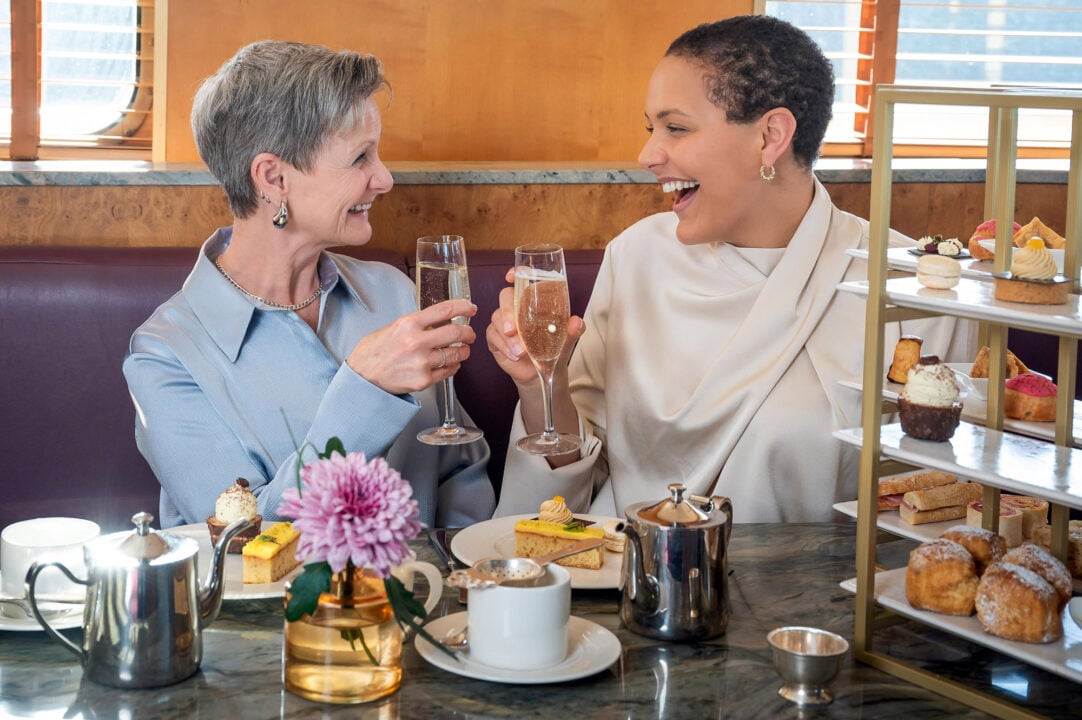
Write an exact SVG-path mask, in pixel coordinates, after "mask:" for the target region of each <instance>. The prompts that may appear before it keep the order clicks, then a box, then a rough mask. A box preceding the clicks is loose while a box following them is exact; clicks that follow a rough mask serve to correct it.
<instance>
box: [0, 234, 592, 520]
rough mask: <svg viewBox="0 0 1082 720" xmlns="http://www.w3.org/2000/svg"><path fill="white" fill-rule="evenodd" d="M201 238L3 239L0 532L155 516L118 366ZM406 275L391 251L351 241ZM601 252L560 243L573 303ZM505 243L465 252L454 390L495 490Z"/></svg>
mask: <svg viewBox="0 0 1082 720" xmlns="http://www.w3.org/2000/svg"><path fill="white" fill-rule="evenodd" d="M197 252H198V250H197V248H105V247H21V246H9V247H0V459H2V460H0V461H2V463H3V471H2V472H0V528H2V527H4V526H6V525H8V524H10V523H12V522H15V521H17V520H22V519H26V518H31V517H40V516H45V515H72V516H76V517H86V518H90V519H93V520H95V521H97V522H99V523H100V524H101V525H102V527H103V529H105V530H119V529H126V528H128V527H130V518H131V516H132V515H133V514H134V513H136V512H138V511H141V510H147V511H150V512H152V513H154V514H157V508H158V483H157V480H156V479H155V477H154V475H153V474H152V473H151V471H150V468H149V467H148V466H147V464H146V462H145V461H144V460H143V458H142V456H141V455H140V454H139V451H138V449H137V448H136V446H135V437H134V422H135V418H134V409H133V406H132V403H131V400H130V398H129V397H128V392H127V385H126V384H125V382H124V376H123V374H122V373H121V362H122V360H123V358H124V354H125V352H126V351H127V347H128V340H129V338H130V337H131V333H132V331H133V330H134V329H135V328H136V327H137V326H138V325H139V324H140V323H142V322H143V320H145V319H146V318H147V317H148V316H149V315H150V313H151V312H152V311H153V310H154V308H155V307H157V306H158V305H159V304H160V303H162V302H163V301H164V300H166V299H167V298H169V297H170V296H171V295H172V294H173V293H174V292H176V291H177V290H178V289H179V288H180V286H181V283H182V282H183V281H184V278H185V277H187V275H188V272H189V271H190V269H191V267H192V265H193V263H194V262H195V258H196V253H197ZM346 252H348V253H349V254H351V255H354V256H356V257H359V258H362V259H365V260H379V261H382V262H387V263H390V264H392V265H394V266H396V267H398V268H399V269H401V270H402V271H403V272H409V271H410V269H411V268H410V265H412V264H413V263H412V258H411V259H410V260H409V261H407V259H406V258H404V257H403V256H401V255H399V254H398V253H395V252H393V251H389V250H369V249H365V248H361V249H354V250H347V251H346ZM601 256H602V253H601V251H600V250H584V251H573V252H569V253H568V271H569V281H570V287H571V291H572V307H573V309H574V311H575V312H577V313H580V314H581V312H582V311H583V309H584V308H585V303H586V299H587V298H588V296H589V293H590V289H591V287H592V286H593V280H594V278H595V276H596V273H597V269H598V266H599V264H600V261H601ZM512 257H513V254H512V253H511V252H510V251H496V250H490V251H485V250H480V251H473V252H471V253H470V255H469V260H470V280H471V288H472V291H473V298H474V302H476V303H477V305H478V306H479V311H478V316H477V320H476V321H475V326H476V328H477V331H478V334H479V335H481V337H480V338H479V339H478V342H477V343H476V344H475V345H474V346H473V354H472V357H471V358H470V360H469V361H467V363H466V364H465V365H464V366H463V368H462V370H461V371H460V372H459V374H458V376H457V377H456V389H457V391H458V394H459V397H460V398H461V399H462V402H463V404H464V405H465V406H466V408H467V409H468V410H469V412H470V414H471V416H472V417H473V419H474V420H475V421H476V423H477V424H478V425H479V426H480V427H481V428H482V429H484V430H485V435H486V437H487V438H488V441H489V444H490V445H491V447H492V456H493V459H492V463H491V464H490V468H489V471H490V477H491V478H492V480H493V483H494V484H495V485H496V487H497V489H498V488H499V485H500V482H501V479H502V474H503V459H504V456H505V454H506V449H507V433H508V430H509V427H510V418H511V414H512V411H513V408H514V405H515V402H516V401H517V395H516V393H515V389H514V385H513V384H512V383H511V381H510V380H509V379H508V378H507V376H506V375H504V374H503V373H502V372H501V371H500V370H499V368H498V367H496V365H495V361H494V360H493V359H492V357H491V356H490V355H489V353H488V349H487V346H486V344H485V342H484V339H483V333H484V328H485V327H486V326H487V324H488V320H489V318H490V317H491V314H492V311H493V309H494V308H495V307H496V305H497V303H498V296H499V291H500V289H502V288H503V287H505V286H506V284H505V283H504V280H503V276H504V273H505V272H506V271H507V269H508V268H509V267H510V266H511V262H512Z"/></svg>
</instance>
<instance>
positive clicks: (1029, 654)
mask: <svg viewBox="0 0 1082 720" xmlns="http://www.w3.org/2000/svg"><path fill="white" fill-rule="evenodd" d="M905 571H906V569H905V568H898V569H897V570H887V571H885V572H880V573H876V575H875V599H876V601H877V602H878V603H879V604H880V605H883V606H884V607H887V608H890V609H891V610H894V611H895V612H897V613H899V614H901V615H905V616H906V617H910V618H914V619H916V620H919V621H921V622H922V623H925V624H926V625H931V626H933V627H937V628H940V629H943V630H946V631H948V632H951V633H953V634H955V635H960V636H961V637H964V638H965V639H967V640H970V641H972V642H975V643H977V644H978V645H984V646H985V647H988V648H991V649H993V650H996V651H998V652H1001V653H1005V654H1007V655H1010V656H1011V657H1014V658H1018V659H1019V660H1022V661H1024V662H1027V663H1029V664H1030V665H1035V666H1036V667H1039V668H1043V669H1045V670H1047V671H1048V672H1051V673H1055V674H1056V675H1059V676H1060V677H1065V678H1067V679H1068V680H1073V681H1074V682H1082V627H1079V626H1078V625H1077V624H1076V623H1075V621H1074V620H1073V619H1072V618H1071V616H1070V613H1068V612H1064V613H1063V618H1062V622H1063V637H1062V638H1061V639H1059V640H1057V641H1056V642H1051V643H1024V642H1017V641H1015V640H1004V639H1003V638H1000V637H996V636H995V635H990V634H988V633H986V632H985V631H984V629H983V628H982V627H981V623H980V621H979V620H978V619H977V616H976V615H971V616H969V617H958V616H955V615H942V614H940V613H935V612H929V611H927V610H917V609H916V608H914V607H912V606H911V605H910V604H909V602H908V601H907V600H906V599H905ZM841 586H842V587H843V588H844V589H845V590H848V591H849V592H851V593H856V590H857V581H856V578H850V579H849V580H845V581H844V582H842V583H841Z"/></svg>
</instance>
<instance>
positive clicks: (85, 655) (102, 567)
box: [26, 513, 250, 688]
mask: <svg viewBox="0 0 1082 720" xmlns="http://www.w3.org/2000/svg"><path fill="white" fill-rule="evenodd" d="M153 520H154V517H153V516H152V515H150V514H149V513H138V514H136V515H134V516H133V517H132V522H133V523H135V531H134V532H131V531H129V532H118V533H113V534H112V535H106V536H104V537H100V538H98V539H97V540H94V541H92V542H90V543H87V545H86V546H85V547H84V549H83V554H84V556H85V558H86V568H87V579H86V580H80V579H79V578H77V577H75V576H74V575H73V574H72V573H71V571H70V570H68V569H67V568H66V567H64V565H62V564H60V563H58V562H44V563H34V564H33V565H31V566H30V569H29V570H28V571H27V573H26V592H27V596H28V597H29V600H30V609H31V611H32V612H33V615H34V617H35V618H37V621H38V622H39V623H40V624H41V626H42V627H43V628H45V632H46V633H48V634H49V635H51V636H52V637H53V639H55V640H57V641H59V642H60V643H61V644H62V645H64V646H65V647H66V648H68V649H69V650H71V651H72V652H73V653H75V655H76V656H77V657H78V658H79V661H80V662H81V663H82V666H83V673H84V676H85V677H87V678H89V679H90V680H93V681H94V682H97V683H101V684H102V685H111V686H113V687H121V688H144V687H156V686H160V685H170V684H172V683H176V682H180V681H181V680H184V679H185V678H187V677H190V676H191V675H193V674H195V672H196V670H198V669H199V663H200V661H201V660H202V659H203V641H202V634H201V633H202V630H203V628H205V627H206V626H208V625H210V623H211V622H213V621H214V618H216V617H217V616H218V611H219V610H220V609H221V607H222V589H223V588H222V576H223V571H224V568H225V553H226V549H227V547H228V546H229V540H230V538H232V537H233V536H234V535H236V534H237V533H238V532H240V531H241V530H243V529H244V528H246V527H248V525H249V524H250V523H249V522H248V521H247V520H246V519H243V518H241V519H240V520H236V521H234V522H233V523H231V524H230V525H228V526H227V527H226V528H225V530H224V531H223V532H222V536H221V538H219V540H218V544H217V545H215V547H214V558H213V561H212V563H211V567H210V570H209V571H208V572H207V578H206V581H205V582H204V583H203V587H202V589H200V588H199V583H198V579H197V577H196V571H197V568H196V560H197V557H198V554H199V543H198V541H196V540H195V539H194V538H190V537H181V536H179V535H170V534H169V533H167V532H155V531H154V530H152V529H151V527H150V523H151V522H152V521H153ZM50 566H55V567H57V568H59V569H60V570H62V571H63V572H64V574H65V575H67V576H68V577H69V578H71V579H72V580H73V581H75V582H77V583H79V584H81V585H86V586H87V591H86V607H85V608H84V610H83V646H82V647H81V648H80V647H79V646H77V645H76V644H75V643H73V642H72V641H70V640H68V639H67V638H66V637H64V636H63V635H61V634H60V633H58V632H56V630H54V629H53V628H52V627H50V626H49V624H48V622H46V619H45V618H44V617H43V616H42V613H41V611H40V610H39V609H38V602H37V598H36V596H35V594H34V584H35V582H36V581H37V577H38V574H39V573H40V572H41V571H42V570H44V569H45V568H47V567H50Z"/></svg>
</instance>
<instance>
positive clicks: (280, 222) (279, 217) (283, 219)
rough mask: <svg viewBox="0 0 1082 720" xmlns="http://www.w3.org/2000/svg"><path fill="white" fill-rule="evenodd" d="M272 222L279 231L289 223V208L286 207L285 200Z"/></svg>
mask: <svg viewBox="0 0 1082 720" xmlns="http://www.w3.org/2000/svg"><path fill="white" fill-rule="evenodd" d="M271 222H272V223H274V227H276V228H278V229H279V230H280V229H282V228H284V227H285V226H286V225H287V224H288V223H289V208H287V207H286V201H285V200H284V199H283V200H282V206H281V207H280V208H278V212H276V213H274V217H272V218H271Z"/></svg>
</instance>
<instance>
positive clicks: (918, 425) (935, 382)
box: [898, 355, 962, 442]
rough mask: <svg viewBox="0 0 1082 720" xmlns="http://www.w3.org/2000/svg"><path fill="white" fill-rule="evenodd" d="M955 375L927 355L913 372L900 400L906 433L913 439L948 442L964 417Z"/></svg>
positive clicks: (913, 368) (903, 427) (911, 370)
mask: <svg viewBox="0 0 1082 720" xmlns="http://www.w3.org/2000/svg"><path fill="white" fill-rule="evenodd" d="M958 396H959V391H958V382H957V380H955V377H954V371H952V370H951V369H950V368H949V367H947V366H946V365H944V364H943V363H941V362H940V361H939V358H938V357H937V356H935V355H924V356H922V357H921V359H920V362H918V363H917V364H916V365H914V366H913V367H911V368H910V369H909V376H908V378H907V379H906V383H905V388H903V389H902V392H901V394H900V395H899V396H898V415H899V418H900V419H901V422H902V430H903V431H904V432H905V433H906V434H907V435H909V436H910V437H914V438H918V439H921V440H934V441H936V442H945V441H947V440H950V438H951V437H952V436H953V435H954V431H955V430H956V429H957V428H958V423H959V421H960V420H961V417H962V403H961V402H960V401H959V399H958Z"/></svg>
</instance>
